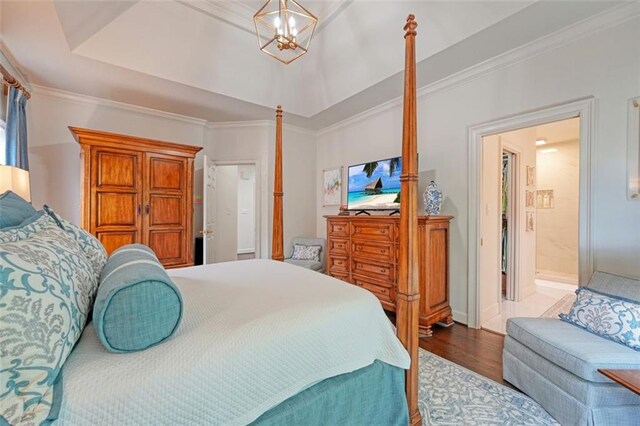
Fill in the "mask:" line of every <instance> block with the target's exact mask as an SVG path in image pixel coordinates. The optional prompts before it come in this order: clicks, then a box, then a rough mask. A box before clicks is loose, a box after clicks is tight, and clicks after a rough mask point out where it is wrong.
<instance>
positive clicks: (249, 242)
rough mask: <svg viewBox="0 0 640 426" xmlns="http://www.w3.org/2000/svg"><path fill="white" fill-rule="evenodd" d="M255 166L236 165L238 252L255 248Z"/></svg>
mask: <svg viewBox="0 0 640 426" xmlns="http://www.w3.org/2000/svg"><path fill="white" fill-rule="evenodd" d="M255 187H256V168H255V166H253V165H247V164H243V165H239V166H238V249H237V252H238V253H254V252H255V250H256V214H255V208H256V206H255V204H256V194H255V189H256V188H255Z"/></svg>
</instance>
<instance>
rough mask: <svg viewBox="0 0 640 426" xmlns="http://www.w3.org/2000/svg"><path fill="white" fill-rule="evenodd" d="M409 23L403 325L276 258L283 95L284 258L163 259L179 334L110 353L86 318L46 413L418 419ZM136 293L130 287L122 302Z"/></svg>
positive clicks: (352, 290)
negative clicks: (177, 301) (190, 262)
mask: <svg viewBox="0 0 640 426" xmlns="http://www.w3.org/2000/svg"><path fill="white" fill-rule="evenodd" d="M416 26H417V25H416V23H415V21H414V20H413V15H410V16H409V18H408V19H407V23H406V26H405V31H406V34H405V43H406V70H405V89H404V90H405V103H404V125H403V149H402V155H403V160H404V161H403V168H402V177H401V181H402V184H401V185H402V187H401V197H402V200H403V201H402V208H401V215H400V225H399V233H400V238H399V247H400V251H399V253H400V258H399V262H398V263H399V283H398V290H397V292H398V294H397V320H396V323H397V334H396V330H394V328H393V327H392V326H391V324H390V322H389V320H388V318H387V317H386V315H385V313H384V311H383V310H382V308H381V306H380V303H379V301H378V299H377V298H376V297H375V296H374V295H373V294H372V293H370V292H368V291H365V290H363V289H360V288H358V287H356V286H349V285H344V284H343V283H342V282H341V281H339V280H337V279H335V278H332V277H330V276H327V275H324V274H319V273H317V272H314V271H311V270H308V269H304V268H300V267H296V266H293V265H289V264H287V263H284V262H281V260H282V258H283V232H282V231H283V228H282V197H283V192H282V110H281V108H280V107H278V109H277V112H276V158H275V173H274V175H275V176H274V177H275V183H274V215H273V220H274V223H273V241H272V257H273V259H275V260H278V261H277V262H274V261H271V260H266V259H255V260H245V261H240V262H227V263H219V264H209V265H204V266H196V267H186V268H179V269H171V270H168V271H167V274H168V276H169V277H170V279H171V281H172V282H173V284H174V285H175V287H176V289H177V291H179V293H180V294H181V299H182V306H181V308H180V309H181V312H182V313H183V316H182V323H181V324H180V325H179V327H178V328H177V330H175V331H176V332H175V334H174V335H173V337H171V338H170V339H168V340H166V341H163V342H162V344H159V345H155V346H152V347H148V348H147V349H144V350H140V351H135V352H133V351H132V352H129V353H127V354H126V355H123V354H114V353H111V352H108V351H107V350H105V347H104V346H103V345H102V344H101V343H100V339H99V338H98V334H97V332H96V328H95V327H96V326H95V324H94V323H89V324H88V325H86V327H84V330H83V331H82V337H81V338H80V339H79V340H78V341H77V342H75V345H74V346H73V351H72V352H71V353H70V355H69V357H68V358H67V359H66V361H64V366H63V368H62V373H61V374H62V377H64V379H63V380H58V379H56V389H55V392H54V390H53V385H52V387H51V388H50V389H49V390H48V391H50V392H52V393H54V394H55V395H54V396H53V397H52V403H51V404H50V405H49V406H47V407H39V408H38V409H39V410H40V409H41V411H39V412H38V413H37V414H38V415H40V416H42V417H43V419H42V420H43V421H44V420H56V424H58V425H78V424H172V425H173V424H224V425H244V424H249V423H251V424H260V425H274V424H305V425H324V424H356V423H357V424H384V425H392V426H395V425H398V426H400V425H406V424H411V425H417V424H419V423H420V422H421V416H420V412H419V410H418V307H419V298H420V294H419V290H418V286H417V281H416V277H417V273H418V272H417V268H416V266H417V264H416V255H417V246H416V240H415V235H414V234H415V232H416V230H417V220H416V213H415V212H416V202H417V153H416V149H417V148H416V100H415V89H416V84H415V50H414V38H415V35H416V32H415V28H416ZM29 207H30V208H31V206H29ZM42 214H44V213H42ZM52 226H55V227H57V226H58V225H56V224H55V223H54V224H53V225H52ZM52 244H64V242H60V241H57V240H53V242H52ZM107 275H110V274H107ZM101 280H102V279H101ZM148 296H149V297H152V298H153V297H156V296H157V294H155V293H153V294H150V295H148ZM92 297H93V296H92ZM123 297H126V295H125V294H124V293H123ZM141 303H142V302H141V301H140V299H132V300H130V301H129V305H128V306H129V309H131V310H135V308H136V306H139V305H140V304H141ZM161 312H163V311H161ZM145 331H148V330H146V329H145ZM59 377H60V376H59ZM55 398H57V399H55ZM23 405H24V404H23ZM24 406H25V407H26V408H29V404H26V405H24ZM45 417H46V418H45ZM36 423H41V421H38V422H36Z"/></svg>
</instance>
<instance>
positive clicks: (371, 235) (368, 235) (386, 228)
mask: <svg viewBox="0 0 640 426" xmlns="http://www.w3.org/2000/svg"><path fill="white" fill-rule="evenodd" d="M393 234H394V232H393V223H372V222H361V223H358V222H354V223H352V224H351V236H352V238H354V239H362V240H377V241H388V242H392V241H393Z"/></svg>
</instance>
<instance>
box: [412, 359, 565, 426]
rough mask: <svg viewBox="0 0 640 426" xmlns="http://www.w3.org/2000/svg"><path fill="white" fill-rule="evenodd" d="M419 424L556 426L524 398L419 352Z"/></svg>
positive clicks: (530, 401) (522, 395) (479, 376)
mask: <svg viewBox="0 0 640 426" xmlns="http://www.w3.org/2000/svg"><path fill="white" fill-rule="evenodd" d="M419 370H420V384H419V390H418V399H419V406H420V412H421V413H422V424H423V425H425V426H427V425H429V426H431V425H557V424H558V423H557V422H556V421H555V420H554V419H553V418H552V417H551V416H550V415H549V414H548V413H547V412H546V411H545V410H544V409H543V408H542V407H540V406H539V405H538V404H537V403H536V402H535V401H533V400H532V399H531V398H529V397H527V396H526V395H524V394H522V393H520V392H518V391H516V390H513V389H510V388H508V387H506V386H503V385H501V384H499V383H496V382H494V381H493V380H490V379H487V378H486V377H483V376H481V375H479V374H476V373H474V372H473V371H470V370H467V369H466V368H464V367H461V366H459V365H457V364H454V363H452V362H450V361H447V360H446V359H443V358H440V357H439V356H437V355H434V354H432V353H431V352H427V351H425V350H424V349H420V368H419Z"/></svg>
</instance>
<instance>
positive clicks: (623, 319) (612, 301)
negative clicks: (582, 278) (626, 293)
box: [560, 287, 640, 351]
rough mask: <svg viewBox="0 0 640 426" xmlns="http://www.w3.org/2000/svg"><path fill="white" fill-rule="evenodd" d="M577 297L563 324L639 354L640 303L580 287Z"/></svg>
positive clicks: (562, 315) (563, 318) (564, 317)
mask: <svg viewBox="0 0 640 426" xmlns="http://www.w3.org/2000/svg"><path fill="white" fill-rule="evenodd" d="M576 294H577V295H578V297H577V298H576V301H575V302H574V303H573V306H572V307H571V310H570V311H569V313H568V314H560V319H561V320H562V321H565V322H568V323H571V324H574V325H577V326H578V327H581V328H583V329H585V330H587V331H589V332H591V333H593V334H597V335H598V336H601V337H604V338H606V339H609V340H613V341H614V342H617V343H621V344H623V345H626V346H629V347H630V348H632V349H635V350H637V351H640V304H637V303H635V302H632V301H629V300H624V299H619V298H616V297H614V296H609V295H606V294H602V293H600V292H597V291H594V290H589V289H588V288H584V287H583V288H579V289H578V290H576Z"/></svg>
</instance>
